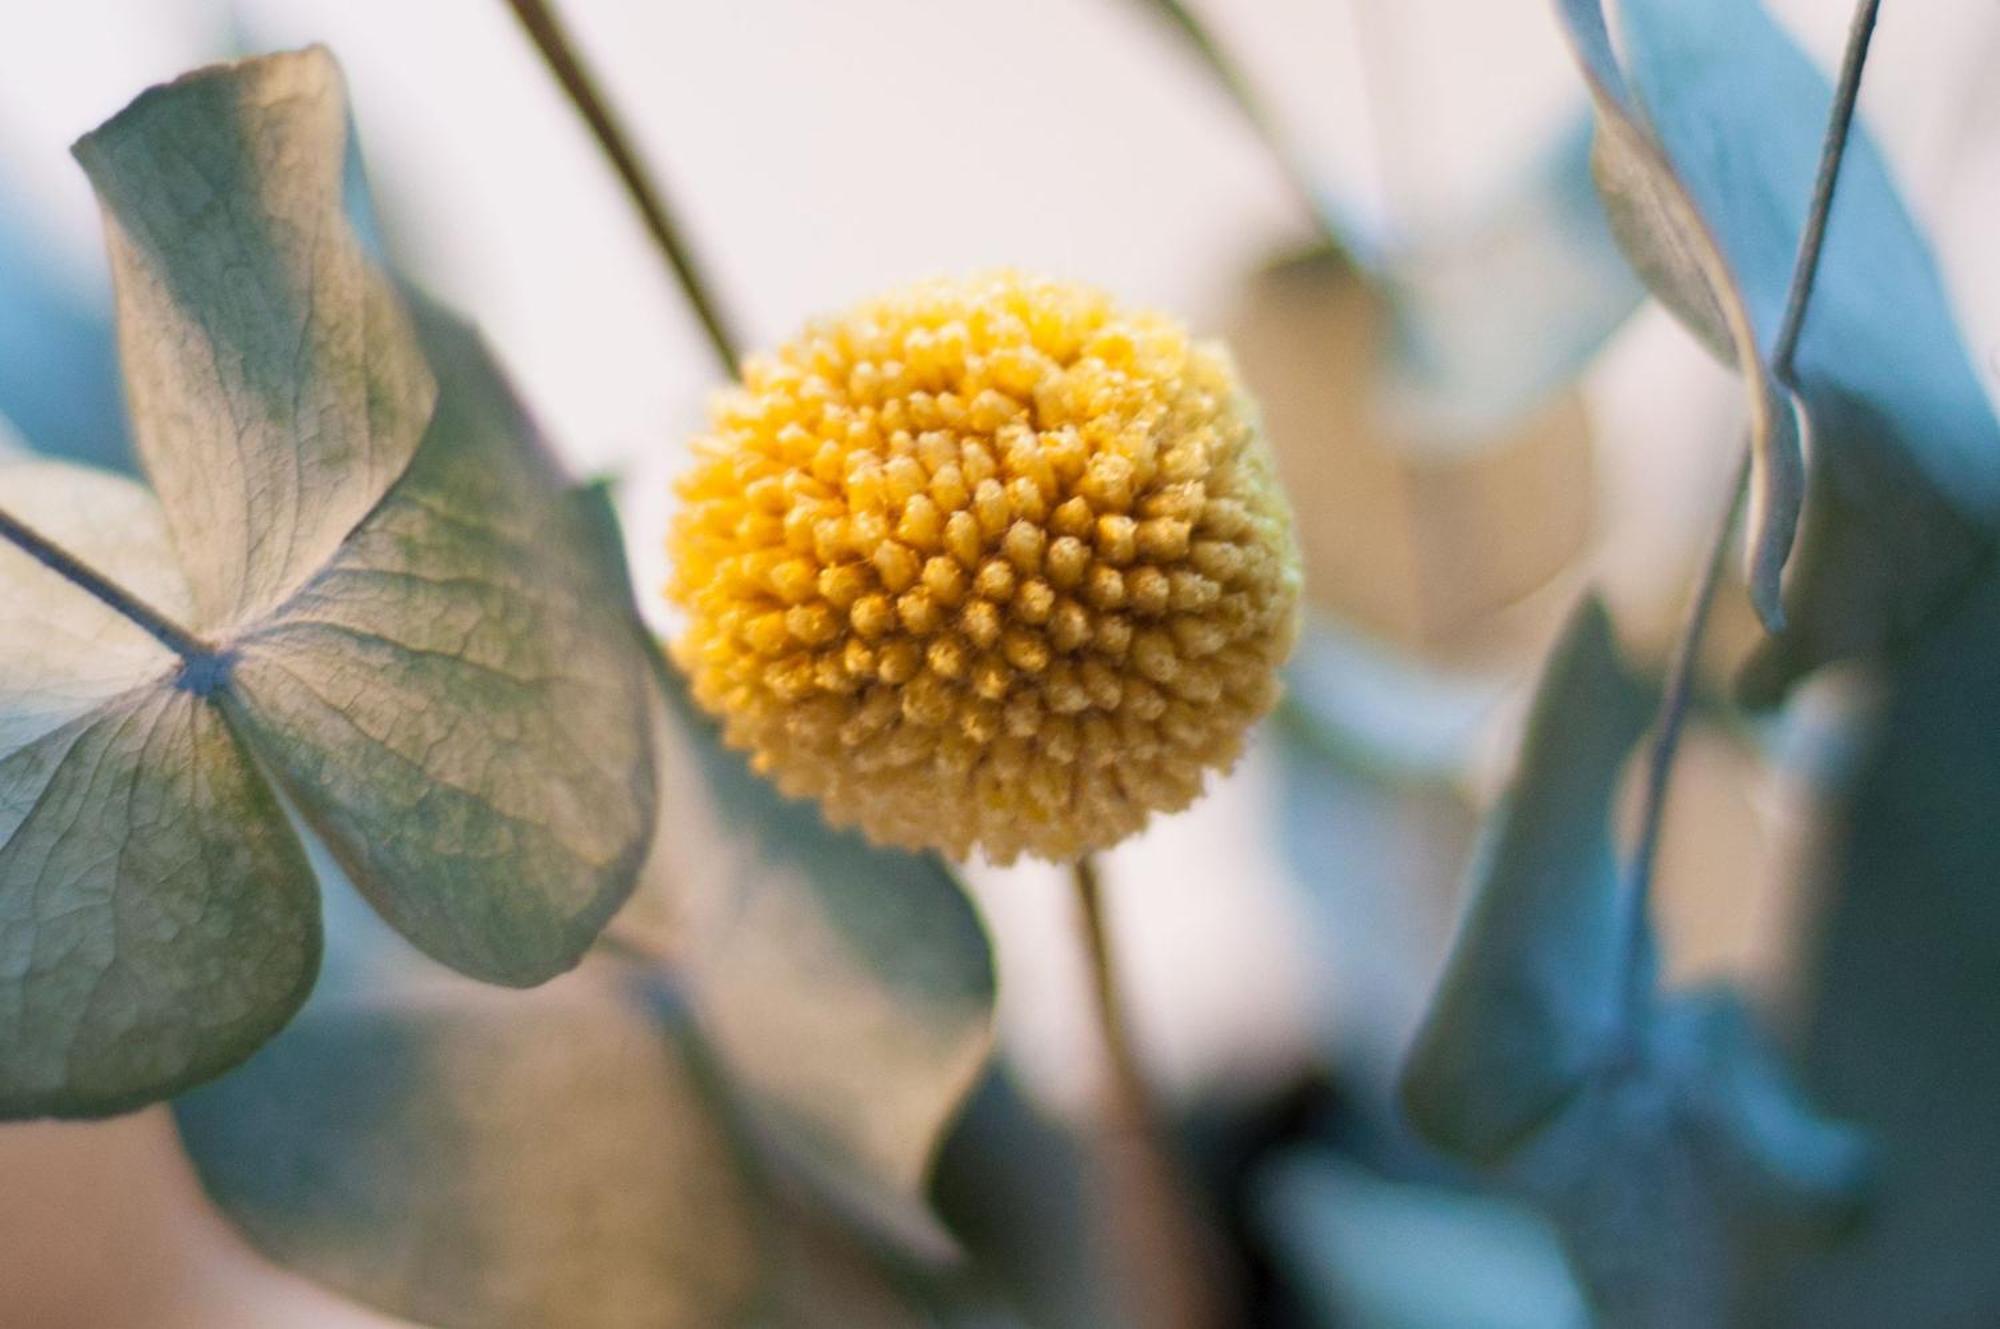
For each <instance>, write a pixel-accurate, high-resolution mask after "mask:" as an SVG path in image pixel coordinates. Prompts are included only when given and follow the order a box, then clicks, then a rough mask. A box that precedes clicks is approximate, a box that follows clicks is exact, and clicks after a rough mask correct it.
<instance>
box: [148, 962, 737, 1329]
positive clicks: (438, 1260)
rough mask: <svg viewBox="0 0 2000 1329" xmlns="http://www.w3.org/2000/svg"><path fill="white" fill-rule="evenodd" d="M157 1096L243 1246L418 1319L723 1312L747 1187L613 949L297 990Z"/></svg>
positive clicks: (694, 1056) (569, 1325)
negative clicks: (290, 1008)
mask: <svg viewBox="0 0 2000 1329" xmlns="http://www.w3.org/2000/svg"><path fill="white" fill-rule="evenodd" d="M175 1110H176V1113H177V1115H178V1118H179V1121H180V1125H181V1132H182V1135H183V1137H184V1138H185V1140H186V1141H187V1145H188V1149H189V1152H190V1153H191V1154H192V1155H193V1157H194V1159H195V1162H196V1165H197V1167H198V1168H199V1170H200V1173H201V1177H202V1181H203V1183H204V1184H205V1185H206V1187H207V1188H208V1190H209V1193H210V1194H211V1195H213V1196H214V1197H215V1199H216V1200H217V1202H218V1203H219V1204H220V1205H221V1206H222V1208H223V1210H224V1211H225V1212H226V1213H227V1214H229V1216H230V1217H231V1218H233V1219H234V1220H235V1221H236V1222H237V1223H238V1224H239V1225H240V1226H241V1227H242V1228H243V1230H244V1231H245V1233H246V1234H247V1235H248V1236H249V1237H250V1239H251V1241H252V1242H253V1243H254V1244H256V1245H257V1246H258V1247H260V1248H261V1249H262V1250H263V1251H264V1252H265V1253H266V1254H268V1255H270V1256H272V1257H273V1258H275V1259H277V1260H278V1261H279V1262H281V1263H283V1264H285V1265H287V1266H289V1267H291V1268H293V1269H296V1270H298V1271H299V1272H301V1273H304V1274H307V1275H309V1276H311V1277H313V1278H315V1279H317V1280H319V1281H321V1282H323V1283H325V1284H327V1285H328V1286H330V1287H332V1288H334V1289H336V1290H338V1291H340V1292H343V1293H345V1294H347V1295H348V1296H351V1297H354V1298H355V1299H357V1300H359V1301H362V1302H365V1303H367V1304H369V1305H371V1306H375V1307H378V1308H380V1309H382V1310H385V1311H388V1312H390V1313H392V1314H395V1315H399V1316H403V1317H406V1318H408V1319H411V1320H414V1321H417V1322H419V1323H422V1324H427V1325H435V1326H438V1329H548V1327H549V1326H558V1325H559V1326H562V1329H730V1327H733V1326H736V1325H740V1324H742V1323H744V1322H745V1316H746V1314H747V1313H748V1312H749V1311H750V1309H751V1308H752V1307H753V1306H754V1304H755V1303H756V1302H757V1300H758V1299H759V1297H760V1295H761V1290H760V1286H759V1284H760V1279H761V1275H760V1272H759V1267H758V1265H759V1252H758V1244H759V1238H758V1233H757V1212H756V1197H755V1195H754V1193H753V1192H752V1191H751V1189H750V1187H749V1184H748V1182H747V1181H746V1179H745V1177H744V1175H743V1173H742V1171H741V1165H740V1161H739V1159H738V1157H737V1155H736V1153H735V1146H734V1144H733V1142H732V1139H731V1135H730V1131H729V1127H728V1124H727V1122H726V1119H725V1118H724V1117H723V1116H722V1115H720V1114H719V1110H718V1105H717V1102H716V1100H715V1097H714V1093H713V1089H712V1086H711V1085H710V1084H709V1083H707V1080H706V1077H705V1075H704V1073H703V1072H702V1069H701V1064H700V1060H699V1054H698V1052H696V1051H695V1050H694V1049H693V1048H692V1047H691V1046H690V1044H689V1042H688V1038H687V1034H686V1031H685V1029H684V1027H683V1026H682V1024H681V1023H680V1017H679V1016H678V1015H677V1014H676V1013H675V1012H674V1010H673V1009H672V1008H671V1006H669V1005H664V1004H662V1002H661V1000H660V998H659V997H658V995H657V994H654V993H651V992H649V991H648V990H646V989H645V988H644V987H643V986H639V985H635V982H634V980H633V977H632V975H631V974H630V973H629V972H628V971H626V970H625V969H624V968H623V967H621V966H620V965H618V964H617V963H615V962H604V963H599V964H595V965H589V966H585V967H584V968H583V969H581V970H580V971H578V972H577V973H575V974H572V975H570V976H568V977H566V978H564V979H562V980H560V981H558V982H556V983H552V984H550V985H548V986H547V987H544V988H541V989H538V990H536V991H535V992H532V993H511V992H506V991H504V990H499V989H490V988H487V989H482V988H478V987H475V986H473V985H471V984H468V983H465V982H463V981H461V980H454V979H450V978H448V977H444V976H437V977H434V978H429V979H424V980H419V981H418V982H417V983H416V984H414V985H411V984H402V985H391V986H390V987H389V988H388V989H387V990H383V989H381V988H378V989H377V990H376V991H375V992H373V993H372V994H367V995H350V996H346V997H337V998H333V999H330V1000H325V1001H322V1000H320V999H317V998H316V999H315V1000H314V1002H313V1004H312V1005H311V1006H310V1007H309V1008H308V1009H307V1011H306V1012H305V1014H303V1015H302V1016H301V1017H300V1018H299V1019H298V1020H297V1021H296V1022H295V1023H294V1024H293V1025H292V1027H291V1028H290V1029H288V1030H286V1031H285V1032H284V1033H283V1034H282V1035H280V1036H279V1037H278V1038H277V1039H275V1040H274V1041H272V1042H271V1043H270V1045H269V1046H267V1047H266V1048H265V1049H264V1050H263V1051H262V1052H260V1053H259V1054H258V1055H257V1056H256V1057H254V1058H252V1059H251V1061H250V1062H249V1063H248V1064H247V1065H246V1066H245V1067H243V1069H242V1070H240V1071H238V1072H237V1073H236V1074H234V1075H231V1076H229V1077H228V1078H226V1079H224V1080H221V1081H218V1082H217V1083H215V1084H213V1085H209V1086H207V1087H205V1088H203V1089H201V1090H198V1091H196V1092H195V1093H193V1094H190V1095H188V1096H186V1097H184V1098H183V1099H181V1100H180V1101H179V1102H178V1103H177V1104H176V1105H175Z"/></svg>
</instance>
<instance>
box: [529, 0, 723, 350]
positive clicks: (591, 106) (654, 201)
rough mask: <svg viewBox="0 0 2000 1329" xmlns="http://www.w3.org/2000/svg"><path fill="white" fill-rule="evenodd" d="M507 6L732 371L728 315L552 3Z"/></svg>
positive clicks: (533, 1) (541, 0)
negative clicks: (607, 161) (600, 151)
mask: <svg viewBox="0 0 2000 1329" xmlns="http://www.w3.org/2000/svg"><path fill="white" fill-rule="evenodd" d="M507 6H508V8H510V9H512V10H513V11H514V17H515V18H517V19H519V20H520V21H521V26H522V27H523V28H524V29H526V30H527V33H528V36H529V38H530V39H532V40H533V41H534V43H535V49H536V50H538V51H540V52H541V54H542V59H543V60H544V61H545V62H547V64H548V66H549V70H550V72H551V73H553V74H554V75H555V76H556V81H557V82H559V83H561V84H562V88H563V91H564V92H566V93H568V94H569V99H570V101H571V103H572V104H574V105H575V107H576V109H577V113H578V114H580V115H581V116H582V117H583V119H584V123H586V124H588V125H589V126H590V132H591V133H592V134H594V135H596V137H597V143H598V146H599V147H600V148H602V149H603V150H604V155H605V156H606V157H607V158H609V159H610V161H611V165H612V167H613V169H615V170H616V171H617V172H618V178H619V180H620V181H622V182H623V183H624V185H625V192H626V193H627V194H629V195H630V196H631V198H632V202H633V204H634V205H635V206H637V208H638V209H639V215H640V217H642V218H643V219H644V220H645V223H646V229H647V230H648V231H649V232H651V234H652V237H653V240H654V242H655V243H657V244H658V245H659V247H660V252H661V253H662V254H664V255H666V259H667V263H668V265H669V266H670V267H672V268H673V271H674V277H675V279H676V280H678V281H679V282H680V285H681V290H682V291H684V292H686V294H687V298H688V303H689V304H691V305H693V306H694V312H695V317H696V318H698V319H700V320H701V329H702V332H703V333H704V334H705V335H706V336H707V338H708V344H709V347H710V349H712V350H713V351H714V352H715V357H716V359H717V360H719V361H721V363H722V368H723V372H725V373H727V374H731V375H733V374H735V373H736V368H737V363H738V361H740V360H741V359H742V349H741V348H742V345H743V342H742V339H741V338H739V337H738V336H737V335H736V333H735V330H734V325H733V324H732V322H731V320H730V319H729V318H728V317H726V316H725V315H724V313H723V311H722V305H721V303H720V302H719V301H718V300H717V299H716V298H715V294H714V288H713V286H712V284H711V283H710V282H709V280H708V278H707V277H706V276H705V275H704V274H703V272H702V270H701V265H700V263H698V262H697V261H696V259H695V256H694V251H693V250H692V248H691V247H690V246H689V245H688V243H687V241H686V240H685V239H683V238H682V234H681V227H680V225H679V224H678V223H677V222H676V221H675V219H674V213H673V210H672V209H671V208H670V207H668V205H667V199H666V195H665V193H664V191H662V190H661V188H660V187H659V185H658V184H656V183H655V182H654V181H653V179H652V177H651V176H650V175H648V174H647V172H646V168H645V167H644V166H642V165H641V164H640V162H639V157H638V154H637V153H636V152H634V151H633V149H632V143H631V139H630V138H629V137H628V136H627V135H626V133H625V130H624V128H623V127H622V126H621V125H620V124H619V122H618V119H617V117H616V116H614V115H613V114H612V113H611V108H610V106H609V104H608V103H607V102H606V101H605V99H604V96H603V94H602V93H600V92H599V91H598V90H597V81H596V80H595V79H594V78H592V77H591V74H590V71H589V70H588V69H587V68H586V67H585V66H584V63H583V60H582V58H581V57H579V56H578V55H577V52H576V46H575V44H574V43H573V42H571V41H570V38H569V34H568V33H567V32H565V31H564V30H563V27H562V24H561V23H560V22H559V21H558V20H557V19H556V15H555V11H554V9H552V8H551V7H550V6H549V5H548V4H547V3H545V0H507Z"/></svg>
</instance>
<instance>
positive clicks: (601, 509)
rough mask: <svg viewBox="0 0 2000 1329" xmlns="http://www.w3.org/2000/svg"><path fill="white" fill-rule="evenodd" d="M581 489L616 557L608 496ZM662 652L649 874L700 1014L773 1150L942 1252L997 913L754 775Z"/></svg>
mask: <svg viewBox="0 0 2000 1329" xmlns="http://www.w3.org/2000/svg"><path fill="white" fill-rule="evenodd" d="M579 499H580V503H581V506H582V508H583V510H584V511H586V512H588V513H591V514H593V516H594V521H595V525H596V529H597V531H598V533H599V534H598V539H599V542H600V544H601V545H602V547H604V548H605V549H606V550H607V551H610V552H608V553H607V560H609V559H610V558H614V557H615V551H616V550H617V549H618V547H619V546H618V538H617V528H616V522H615V519H614V518H613V517H612V515H611V513H610V510H609V507H608V504H607V503H606V501H605V498H604V495H603V494H602V492H601V491H592V490H584V491H580V492H579ZM655 659H656V662H657V670H656V674H657V678H658V681H659V689H658V691H659V707H658V708H659V714H658V716H657V717H656V728H657V730H658V733H659V734H660V748H661V765H662V770H663V771H664V772H666V775H665V778H664V780H663V783H664V785H665V788H664V791H663V792H664V793H665V795H666V796H665V798H664V800H663V807H662V811H661V824H660V834H659V840H658V843H657V845H656V846H655V853H654V857H653V859H652V861H651V862H650V863H649V865H648V868H647V876H648V883H649V885H648V889H650V890H652V891H654V892H657V893H659V894H661V895H664V896H666V897H667V898H668V899H669V900H670V901H671V902H672V913H673V915H674V924H675V927H676V928H677V929H678V930H679V933H680V937H679V947H678V949H679V951H680V959H681V963H682V978H683V981H684V982H685V985H686V989H687V994H688V1000H689V1003H690V1005H691V1006H692V1008H693V1011H694V1014H695V1017H696V1019H697V1021H698V1023H699V1025H700V1027H701V1029H702V1031H703V1033H704V1035H705V1036H706V1038H707V1040H708V1043H709V1045H710V1046H711V1047H712V1048H713V1050H714V1052H715V1055H716V1057H717V1060H718V1061H719V1062H720V1063H721V1064H722V1066H723V1067H724V1068H725V1069H726V1070H727V1071H728V1073H729V1075H728V1078H729V1081H730V1084H731V1085H732V1087H733V1088H734V1089H736V1090H737V1091H738V1092H739V1093H740V1094H741V1096H742V1098H743V1100H744V1106H745V1107H746V1109H747V1111H748V1114H749V1117H750V1119H751V1120H752V1121H753V1123H754V1124H755V1125H757V1126H758V1127H759V1128H760V1129H761V1130H762V1131H763V1132H764V1133H765V1135H766V1137H767V1140H768V1142H769V1143H770V1144H771V1145H772V1146H773V1147H775V1148H776V1149H777V1150H778V1151H779V1152H780V1153H781V1154H782V1155H784V1156H785V1157H786V1158H787V1159H788V1160H789V1161H790V1162H791V1163H793V1164H794V1165H795V1166H798V1167H800V1168H802V1169H803V1170H804V1171H805V1173H806V1174H807V1176H808V1177H809V1178H810V1179H811V1180H812V1181H813V1182H815V1183H816V1184H817V1185H818V1186H819V1187H820V1189H821V1190H822V1191H823V1192H824V1193H825V1194H826V1195H827V1198H829V1199H831V1200H833V1201H834V1202H835V1203H836V1204H838V1205H840V1206H841V1207H842V1208H844V1209H846V1210H848V1211H849V1212H851V1213H852V1214H853V1215H854V1216H855V1217H857V1218H859V1219H861V1220H862V1221H864V1222H867V1223H870V1224H872V1225H873V1226H875V1227H876V1228H877V1229H878V1230H880V1231H881V1232H882V1233H883V1234H884V1235H887V1236H890V1237H891V1238H893V1239H896V1240H898V1241H900V1242H902V1243H904V1244H906V1245H908V1246H910V1247H912V1248H914V1249H915V1250H917V1251H918V1252H920V1253H922V1254H925V1255H928V1256H932V1257H940V1256H943V1255H945V1254H947V1253H948V1252H949V1251H951V1250H952V1249H953V1246H954V1243H953V1242H952V1240H951V1238H950V1237H949V1235H948V1234H946V1233H945V1231H944V1229H943V1228H942V1226H941V1225H940V1224H939V1223H938V1222H937V1220H936V1218H935V1217H934V1216H933V1215H932V1214H931V1212H930V1209H929V1207H928V1205H927V1203H926V1202H925V1199H924V1195H925V1190H926V1188H927V1187H928V1184H929V1180H930V1170H931V1164H932V1161H933V1157H934V1155H935V1153H936V1151H937V1149H938V1146H939V1143H940V1141H941V1140H942V1138H943V1135H944V1133H945V1131H946V1129H947V1128H948V1127H949V1126H950V1124H951V1122H952V1120H953V1119H954V1118H955V1117H956V1116H957V1114H958V1112H959V1109H960V1108H961V1107H962V1106H963V1105H964V1102H965V1099H966V1096H967V1095H968V1094H969V1093H970V1092H971V1090H972V1087H973V1085H974V1083H975V1082H976V1081H977V1079H978V1077H979V1074H980V1072H981V1071H982V1070H983V1069H984V1068H985V1065H986V1061H987V1058H988V1056H989V1055H990V1053H991V1051H992V1046H993V1003H994V995H995V993H994V973H993V958H992V953H991V948H990V946H989V943H988V941H987V938H986V932H985V929H984V928H983V926H982V925H981V924H980V921H979V918H978V915H977V914H976V913H975V912H974V911H973V908H972V906H971V903H970V902H969V901H968V900H967V899H966V898H965V895H964V892H963V891H962V890H961V889H960V887H959V884H958V882H957V880H956V879H955V878H954V877H953V875H952V873H951V871H950V869H948V868H947V867H946V866H945V864H944V863H943V862H942V861H941V860H940V859H938V858H937V856H936V855H934V854H928V853H926V854H916V853H910V852H907V851H903V850H897V849H883V848H878V847H876V846H874V845H871V844H869V843H868V842H867V841H865V840H864V839H862V838H861V837H860V836H859V835H857V834H855V833H854V832H851V831H837V830H834V829H832V828H831V827H829V826H828V825H827V824H826V822H825V821H824V820H823V819H822V818H821V817H820V815H819V811H818V809H817V808H816V807H814V806H813V805H811V804H809V803H803V802H798V801H793V800H788V799H786V798H784V797H783V796H781V795H780V794H779V793H778V792H777V790H776V789H775V788H773V787H772V785H771V784H770V783H769V782H768V781H767V780H765V779H763V778H762V777H760V776H758V775H756V774H754V773H753V772H752V771H751V770H750V768H749V764H748V762H747V761H746V760H745V759H744V758H743V756H742V755H740V754H738V753H736V752H733V751H730V750H729V749H727V748H725V747H724V746H723V744H722V738H721V734H720V732H719V731H718V729H717V727H716V726H715V725H714V724H713V723H712V722H711V721H710V720H709V719H708V717H707V716H705V715H703V714H702V713H701V712H700V711H699V709H698V708H697V707H696V706H695V705H694V702H693V700H692V699H691V698H690V697H689V696H688V694H687V690H686V684H685V683H684V682H683V680H682V679H681V676H680V675H679V673H678V672H677V671H676V670H675V669H674V668H673V666H672V665H670V664H669V663H667V661H666V660H665V659H664V658H661V657H659V656H657V655H656V656H655Z"/></svg>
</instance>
